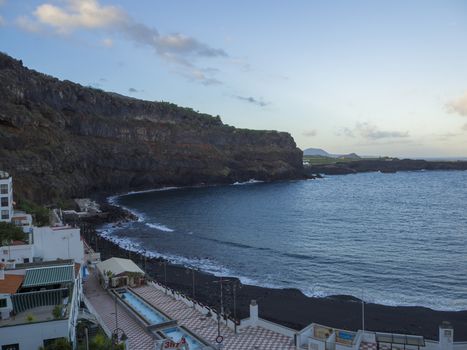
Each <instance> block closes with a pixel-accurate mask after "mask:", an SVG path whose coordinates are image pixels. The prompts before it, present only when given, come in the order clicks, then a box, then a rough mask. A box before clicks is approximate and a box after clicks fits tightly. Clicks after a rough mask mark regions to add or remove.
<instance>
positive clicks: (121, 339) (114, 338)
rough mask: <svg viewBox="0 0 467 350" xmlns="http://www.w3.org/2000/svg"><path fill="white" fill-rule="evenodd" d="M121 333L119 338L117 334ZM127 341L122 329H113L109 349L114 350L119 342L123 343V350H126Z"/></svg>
mask: <svg viewBox="0 0 467 350" xmlns="http://www.w3.org/2000/svg"><path fill="white" fill-rule="evenodd" d="M120 333H121V335H120V336H119V334H120ZM127 340H128V337H127V335H126V334H125V332H124V331H123V329H121V328H118V327H117V328H115V329H114V331H113V332H112V347H111V349H112V350H113V349H116V347H117V345H118V344H119V343H120V342H123V344H124V346H125V349H126V341H127Z"/></svg>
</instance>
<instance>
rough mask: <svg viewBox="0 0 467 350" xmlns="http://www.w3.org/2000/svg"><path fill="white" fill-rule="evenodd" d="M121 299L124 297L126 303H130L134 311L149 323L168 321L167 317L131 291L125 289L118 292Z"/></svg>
mask: <svg viewBox="0 0 467 350" xmlns="http://www.w3.org/2000/svg"><path fill="white" fill-rule="evenodd" d="M120 295H121V297H122V299H124V300H125V301H126V302H127V303H128V304H130V305H131V306H132V307H133V309H134V310H135V311H137V312H138V314H140V315H141V316H143V318H144V319H145V320H147V321H148V322H149V324H159V323H164V322H167V321H170V320H169V319H168V318H167V317H165V316H164V315H162V314H161V313H160V312H158V311H157V310H156V309H154V308H153V307H151V306H149V305H148V304H147V303H146V302H144V301H143V300H142V299H141V298H139V297H138V296H136V295H135V294H133V293H132V292H129V291H125V292H123V293H120Z"/></svg>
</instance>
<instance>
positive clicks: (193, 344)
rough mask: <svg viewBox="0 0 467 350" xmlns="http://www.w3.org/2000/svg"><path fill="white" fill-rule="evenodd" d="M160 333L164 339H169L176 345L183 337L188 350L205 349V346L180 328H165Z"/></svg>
mask: <svg viewBox="0 0 467 350" xmlns="http://www.w3.org/2000/svg"><path fill="white" fill-rule="evenodd" d="M161 333H163V334H164V335H165V336H166V337H168V338H171V339H172V340H173V341H174V342H176V343H178V342H179V341H180V339H182V337H185V340H186V342H187V343H188V348H189V349H190V350H201V349H205V348H206V345H205V344H203V343H202V342H201V341H199V340H198V339H196V338H194V337H193V336H192V335H191V334H189V333H188V332H187V331H185V330H184V329H182V328H180V327H173V328H166V329H163V330H161Z"/></svg>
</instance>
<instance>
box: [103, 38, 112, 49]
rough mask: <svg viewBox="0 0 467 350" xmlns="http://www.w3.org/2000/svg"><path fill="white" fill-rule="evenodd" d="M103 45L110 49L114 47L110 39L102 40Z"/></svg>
mask: <svg viewBox="0 0 467 350" xmlns="http://www.w3.org/2000/svg"><path fill="white" fill-rule="evenodd" d="M101 45H102V46H104V47H109V48H110V47H112V46H114V42H113V40H112V39H110V38H105V39H102V40H101Z"/></svg>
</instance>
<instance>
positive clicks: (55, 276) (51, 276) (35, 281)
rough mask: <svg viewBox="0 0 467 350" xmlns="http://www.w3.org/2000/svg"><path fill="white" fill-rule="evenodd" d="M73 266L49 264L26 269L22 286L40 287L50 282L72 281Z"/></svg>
mask: <svg viewBox="0 0 467 350" xmlns="http://www.w3.org/2000/svg"><path fill="white" fill-rule="evenodd" d="M73 281H74V266H73V265H67V266H51V267H42V268H37V269H28V270H26V276H25V277H24V282H23V287H24V288H29V287H41V286H48V285H52V284H62V283H73Z"/></svg>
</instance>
